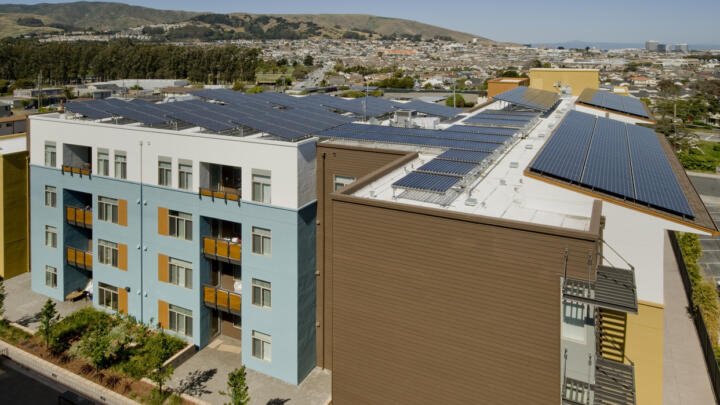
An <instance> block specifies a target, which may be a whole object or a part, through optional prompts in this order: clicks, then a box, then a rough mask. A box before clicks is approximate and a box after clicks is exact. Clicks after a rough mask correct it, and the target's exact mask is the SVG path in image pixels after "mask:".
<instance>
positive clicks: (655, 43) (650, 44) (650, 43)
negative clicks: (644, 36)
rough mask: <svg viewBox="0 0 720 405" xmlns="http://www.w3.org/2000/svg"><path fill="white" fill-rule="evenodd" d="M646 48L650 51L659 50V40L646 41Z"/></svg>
mask: <svg viewBox="0 0 720 405" xmlns="http://www.w3.org/2000/svg"><path fill="white" fill-rule="evenodd" d="M645 50H646V51H648V52H657V50H658V41H645Z"/></svg>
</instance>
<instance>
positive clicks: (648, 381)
mask: <svg viewBox="0 0 720 405" xmlns="http://www.w3.org/2000/svg"><path fill="white" fill-rule="evenodd" d="M663 311H664V308H663V306H662V305H658V304H654V303H650V302H642V301H641V302H639V303H638V314H637V315H633V314H628V317H627V321H628V323H627V338H626V339H627V340H626V347H625V355H626V356H627V357H628V358H629V359H630V360H632V361H633V362H635V385H636V392H637V393H636V396H637V405H655V404H662V403H663Z"/></svg>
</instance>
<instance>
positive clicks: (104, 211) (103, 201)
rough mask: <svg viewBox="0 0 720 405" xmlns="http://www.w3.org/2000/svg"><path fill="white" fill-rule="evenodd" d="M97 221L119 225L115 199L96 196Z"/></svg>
mask: <svg viewBox="0 0 720 405" xmlns="http://www.w3.org/2000/svg"><path fill="white" fill-rule="evenodd" d="M98 220H100V221H104V222H110V223H113V224H117V223H119V221H120V220H119V209H118V200H117V199H115V198H109V197H103V196H98Z"/></svg>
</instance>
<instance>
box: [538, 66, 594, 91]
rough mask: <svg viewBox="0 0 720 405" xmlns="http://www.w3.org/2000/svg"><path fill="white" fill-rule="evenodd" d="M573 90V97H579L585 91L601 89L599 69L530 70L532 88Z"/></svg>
mask: <svg viewBox="0 0 720 405" xmlns="http://www.w3.org/2000/svg"><path fill="white" fill-rule="evenodd" d="M564 86H568V87H570V88H572V95H573V96H578V95H580V93H582V91H583V90H585V89H597V88H599V87H600V71H599V70H598V69H559V68H549V69H545V68H537V69H530V88H533V89H540V90H547V91H554V92H556V93H559V92H560V88H561V87H564Z"/></svg>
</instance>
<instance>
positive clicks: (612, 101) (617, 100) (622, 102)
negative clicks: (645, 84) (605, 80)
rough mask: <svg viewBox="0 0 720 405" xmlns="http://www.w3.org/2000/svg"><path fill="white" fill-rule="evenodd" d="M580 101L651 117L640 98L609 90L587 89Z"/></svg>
mask: <svg viewBox="0 0 720 405" xmlns="http://www.w3.org/2000/svg"><path fill="white" fill-rule="evenodd" d="M578 102H579V103H583V104H587V105H591V106H595V107H600V108H605V109H608V110H612V111H617V112H621V113H625V114H630V115H635V116H638V117H642V118H650V116H649V115H648V113H647V110H646V109H645V106H644V105H643V103H642V101H640V100H639V99H637V98H634V97H629V96H621V95H619V94H614V93H610V92H608V91H603V90H597V89H585V90H583V92H582V93H581V94H580V97H578Z"/></svg>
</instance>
